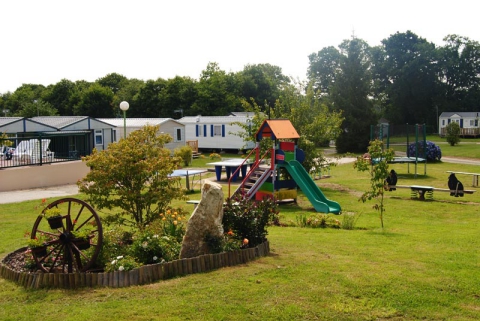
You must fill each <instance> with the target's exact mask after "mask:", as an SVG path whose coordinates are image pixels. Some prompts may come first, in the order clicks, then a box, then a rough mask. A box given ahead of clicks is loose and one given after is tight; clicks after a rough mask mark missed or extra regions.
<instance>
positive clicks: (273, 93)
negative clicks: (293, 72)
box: [237, 64, 290, 112]
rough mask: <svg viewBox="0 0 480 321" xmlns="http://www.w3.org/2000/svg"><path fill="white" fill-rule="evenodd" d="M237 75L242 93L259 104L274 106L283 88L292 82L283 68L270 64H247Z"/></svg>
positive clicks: (247, 98)
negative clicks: (283, 72) (284, 73)
mask: <svg viewBox="0 0 480 321" xmlns="http://www.w3.org/2000/svg"><path fill="white" fill-rule="evenodd" d="M237 76H238V77H239V83H240V87H241V95H242V96H243V97H244V98H245V99H246V100H247V101H249V102H251V101H252V99H253V101H255V102H256V103H257V104H258V105H259V106H274V104H275V101H276V100H277V99H278V97H279V95H280V91H281V90H282V88H283V87H284V86H285V85H287V84H289V83H290V78H289V77H287V76H285V75H283V74H282V68H280V67H278V66H274V65H270V64H258V65H246V66H245V67H244V68H243V71H241V72H239V73H238V74H237ZM264 112H265V110H264Z"/></svg>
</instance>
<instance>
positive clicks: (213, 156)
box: [210, 153, 222, 159]
mask: <svg viewBox="0 0 480 321" xmlns="http://www.w3.org/2000/svg"><path fill="white" fill-rule="evenodd" d="M221 158H222V156H220V155H219V154H217V153H211V154H210V159H221Z"/></svg>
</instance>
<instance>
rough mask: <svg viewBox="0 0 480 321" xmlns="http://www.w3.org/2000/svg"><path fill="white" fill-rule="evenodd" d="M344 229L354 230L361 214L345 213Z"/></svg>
mask: <svg viewBox="0 0 480 321" xmlns="http://www.w3.org/2000/svg"><path fill="white" fill-rule="evenodd" d="M342 216H343V221H342V229H344V230H353V229H355V224H356V223H357V220H358V217H359V216H360V215H358V216H357V215H355V213H351V212H348V213H343V215H342Z"/></svg>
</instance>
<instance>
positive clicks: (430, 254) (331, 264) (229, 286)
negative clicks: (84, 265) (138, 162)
mask: <svg viewBox="0 0 480 321" xmlns="http://www.w3.org/2000/svg"><path fill="white" fill-rule="evenodd" d="M442 149H443V146H442ZM193 166H194V165H192V167H193ZM391 168H394V169H395V170H396V171H397V173H398V176H399V182H398V184H400V185H411V184H415V185H430V186H435V187H442V188H445V187H446V186H447V185H446V184H447V178H448V174H447V173H446V171H447V170H457V171H467V172H468V171H472V172H478V171H479V168H478V166H473V165H460V164H451V163H442V162H439V163H435V164H428V165H427V175H423V169H424V168H423V165H419V168H418V172H419V173H420V174H421V175H418V176H417V177H416V178H415V177H414V175H413V171H414V168H413V166H412V165H410V173H408V167H407V164H394V165H393V166H391ZM458 177H459V179H460V180H461V181H462V182H463V183H464V185H465V188H466V189H475V190H477V193H475V194H473V195H466V196H465V197H463V198H455V197H451V196H449V194H448V193H435V194H434V200H433V201H418V200H414V199H411V198H410V191H409V190H407V189H397V191H394V192H388V193H386V197H385V206H386V213H385V218H384V220H385V228H384V229H383V230H382V229H381V228H380V220H379V217H378V212H376V211H375V210H373V209H372V206H373V205H374V203H375V202H373V201H370V202H367V203H362V202H359V201H358V199H359V196H360V195H361V194H362V193H363V192H364V191H365V190H367V189H368V186H369V179H368V176H367V174H366V173H358V172H356V171H355V170H354V169H353V167H352V164H345V165H339V166H336V167H333V168H332V169H331V177H330V178H328V179H321V180H317V181H316V183H317V184H318V185H319V186H320V188H321V190H322V191H323V192H324V194H325V195H326V196H327V197H328V198H330V199H332V200H335V201H337V202H339V203H340V204H341V206H342V209H343V213H347V212H349V213H355V215H357V217H358V220H357V224H356V229H354V230H343V229H312V228H300V227H270V228H269V236H268V238H269V241H270V247H271V255H269V256H268V257H264V258H261V259H258V260H256V261H254V262H251V263H248V264H246V265H241V266H237V267H230V268H224V269H220V270H216V271H213V272H208V273H203V274H195V275H189V276H185V277H181V278H176V279H172V280H167V281H160V282H156V283H154V284H150V285H145V286H138V287H129V288H122V289H111V288H95V289H79V290H57V289H52V290H35V291H33V290H26V289H24V288H21V287H19V286H17V285H16V284H15V283H13V282H10V281H6V280H4V279H0V320H30V319H31V318H32V316H34V317H35V319H39V320H60V319H63V320H132V321H133V320H160V319H162V320H289V321H290V320H386V319H389V320H419V319H423V320H478V319H479V318H480V282H479V281H478V280H480V251H479V247H480V237H479V235H480V224H479V220H480V217H479V216H480V214H479V213H480V212H479V210H480V202H479V196H480V195H479V192H478V188H473V187H471V186H469V185H471V184H470V182H471V180H470V177H462V176H460V175H459V176H458ZM226 188H227V187H226V186H224V191H226ZM80 197H81V195H80ZM198 197H199V194H198V193H196V194H194V195H192V196H191V198H194V199H195V198H198ZM49 201H51V200H49ZM38 203H39V202H38V201H28V202H22V203H18V204H4V205H0V220H1V226H2V238H0V257H3V256H4V255H6V254H7V253H9V252H11V251H13V250H15V249H17V248H19V247H21V246H24V245H25V240H24V238H23V234H24V231H27V230H30V229H31V228H32V226H33V223H34V221H35V218H36V216H37V215H38V212H39V211H38V209H36V208H35V207H36V205H37V204H38ZM179 204H180V203H179ZM183 204H184V203H183ZM185 206H186V207H187V208H189V209H192V208H193V206H191V205H185ZM280 210H281V220H282V221H284V222H287V221H288V222H295V221H296V218H297V217H298V216H299V215H307V216H308V215H313V214H315V212H314V211H313V207H312V206H311V205H310V203H309V202H308V200H306V199H305V197H304V196H303V194H301V193H300V195H299V198H298V203H297V204H290V205H282V206H281V207H280ZM335 218H337V219H338V220H340V221H342V220H343V215H338V216H335Z"/></svg>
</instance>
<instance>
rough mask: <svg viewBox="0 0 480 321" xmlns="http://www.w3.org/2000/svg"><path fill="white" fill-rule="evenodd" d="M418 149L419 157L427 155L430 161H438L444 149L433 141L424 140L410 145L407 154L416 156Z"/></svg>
mask: <svg viewBox="0 0 480 321" xmlns="http://www.w3.org/2000/svg"><path fill="white" fill-rule="evenodd" d="M417 149H418V157H421V158H424V157H426V158H427V160H429V161H436V160H440V159H441V158H442V150H441V149H440V147H439V146H437V145H435V144H434V143H432V142H431V141H427V142H426V144H425V149H424V144H423V142H418V143H412V144H410V145H409V146H408V149H407V156H408V157H415V155H416V153H417Z"/></svg>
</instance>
